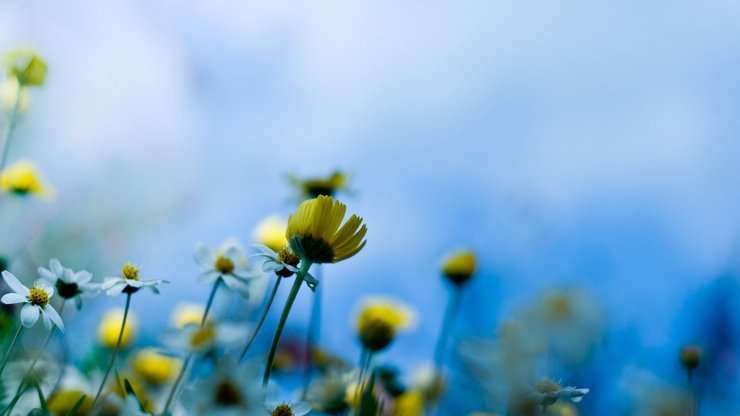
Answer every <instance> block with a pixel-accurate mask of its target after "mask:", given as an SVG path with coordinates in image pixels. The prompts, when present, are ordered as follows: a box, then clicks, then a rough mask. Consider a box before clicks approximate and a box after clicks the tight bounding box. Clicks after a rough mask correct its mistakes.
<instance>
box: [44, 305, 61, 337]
mask: <svg viewBox="0 0 740 416" xmlns="http://www.w3.org/2000/svg"><path fill="white" fill-rule="evenodd" d="M44 316H48V317H49V319H51V321H52V322H54V325H56V326H57V328H59V330H60V331H62V332H64V322H63V321H62V317H61V316H59V314H58V313H57V311H56V309H54V308H53V307H52V306H51V305H46V306H45V307H44Z"/></svg>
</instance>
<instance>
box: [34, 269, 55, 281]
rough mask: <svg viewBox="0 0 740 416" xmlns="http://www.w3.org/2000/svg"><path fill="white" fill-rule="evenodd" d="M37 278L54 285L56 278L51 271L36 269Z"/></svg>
mask: <svg viewBox="0 0 740 416" xmlns="http://www.w3.org/2000/svg"><path fill="white" fill-rule="evenodd" d="M38 273H39V277H40V278H41V279H42V280H45V281H47V282H49V283H56V281H57V276H56V275H55V274H54V273H52V272H51V270H48V269H45V268H43V267H39V268H38Z"/></svg>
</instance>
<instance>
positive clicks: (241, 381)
mask: <svg viewBox="0 0 740 416" xmlns="http://www.w3.org/2000/svg"><path fill="white" fill-rule="evenodd" d="M258 371H259V368H258V367H257V366H254V365H252V366H248V367H247V368H244V367H243V366H238V365H236V364H235V363H233V362H229V361H228V360H221V361H220V362H219V364H218V366H217V367H216V370H215V371H214V372H213V374H212V375H211V376H210V377H208V378H206V379H203V380H198V381H196V382H194V383H193V384H191V385H190V386H188V387H187V388H186V389H185V390H184V391H183V394H182V395H181V397H182V405H183V407H184V409H185V410H186V411H187V414H188V415H194V416H205V415H208V416H242V415H258V414H263V413H264V411H265V405H264V400H265V399H264V392H263V389H262V386H261V385H260V383H259V382H258V380H259V377H258V373H257V372H258Z"/></svg>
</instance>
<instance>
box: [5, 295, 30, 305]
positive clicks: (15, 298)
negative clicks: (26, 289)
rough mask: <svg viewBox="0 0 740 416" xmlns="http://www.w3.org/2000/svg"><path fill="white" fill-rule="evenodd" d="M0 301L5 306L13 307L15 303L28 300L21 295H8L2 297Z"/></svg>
mask: <svg viewBox="0 0 740 416" xmlns="http://www.w3.org/2000/svg"><path fill="white" fill-rule="evenodd" d="M0 301H2V302H3V303H4V304H6V305H13V304H15V303H24V302H28V298H27V297H25V296H23V295H19V294H17V293H8V294H6V295H5V296H3V298H2V299H0Z"/></svg>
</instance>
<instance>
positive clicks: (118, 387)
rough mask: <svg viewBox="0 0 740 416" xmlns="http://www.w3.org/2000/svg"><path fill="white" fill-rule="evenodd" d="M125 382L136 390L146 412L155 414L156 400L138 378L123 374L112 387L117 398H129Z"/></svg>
mask: <svg viewBox="0 0 740 416" xmlns="http://www.w3.org/2000/svg"><path fill="white" fill-rule="evenodd" d="M127 325H128V324H127ZM124 380H128V382H129V384H131V388H132V389H134V393H136V397H137V398H138V399H139V402H140V403H141V405H142V407H143V408H144V409H143V410H144V412H147V413H151V412H153V411H154V400H152V397H151V396H150V394H149V391H147V389H146V387H145V386H144V384H142V382H141V380H139V379H137V378H136V377H129V376H128V375H124V374H121V375H120V376H119V377H118V380H117V381H116V382H114V383H113V385H112V386H111V391H112V392H113V393H114V394H115V395H116V396H118V397H120V398H122V399H126V397H127V396H128V392H127V391H126V382H125V381H124Z"/></svg>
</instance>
